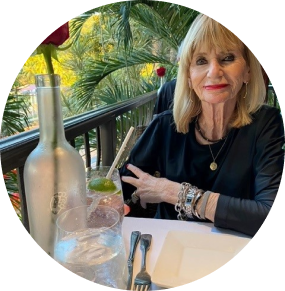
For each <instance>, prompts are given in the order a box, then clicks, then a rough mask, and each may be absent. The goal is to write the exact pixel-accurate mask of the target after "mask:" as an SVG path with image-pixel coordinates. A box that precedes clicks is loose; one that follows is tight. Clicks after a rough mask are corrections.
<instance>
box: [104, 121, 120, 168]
mask: <svg viewBox="0 0 285 291" xmlns="http://www.w3.org/2000/svg"><path fill="white" fill-rule="evenodd" d="M100 137H101V150H102V166H111V164H112V162H113V161H114V159H115V155H116V144H117V125H116V118H112V119H111V120H110V121H108V122H106V123H104V124H102V125H101V126H100Z"/></svg>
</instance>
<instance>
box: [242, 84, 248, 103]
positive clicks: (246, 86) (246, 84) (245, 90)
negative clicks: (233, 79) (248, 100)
mask: <svg viewBox="0 0 285 291" xmlns="http://www.w3.org/2000/svg"><path fill="white" fill-rule="evenodd" d="M247 84H248V82H245V94H244V96H243V99H245V97H246V95H247Z"/></svg>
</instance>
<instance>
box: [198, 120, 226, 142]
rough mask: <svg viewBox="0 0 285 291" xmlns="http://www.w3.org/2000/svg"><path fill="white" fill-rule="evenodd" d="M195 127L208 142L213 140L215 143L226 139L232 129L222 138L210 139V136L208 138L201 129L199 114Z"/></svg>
mask: <svg viewBox="0 0 285 291" xmlns="http://www.w3.org/2000/svg"><path fill="white" fill-rule="evenodd" d="M195 128H196V129H197V131H198V133H199V134H200V136H201V137H202V138H203V139H204V140H206V141H207V142H213V143H215V142H219V141H221V140H224V139H226V138H227V137H228V135H229V133H230V131H229V132H228V133H227V134H226V135H225V136H223V137H222V138H220V139H209V138H207V137H206V136H205V135H204V134H203V132H202V130H201V128H200V125H199V121H198V116H197V118H196V120H195Z"/></svg>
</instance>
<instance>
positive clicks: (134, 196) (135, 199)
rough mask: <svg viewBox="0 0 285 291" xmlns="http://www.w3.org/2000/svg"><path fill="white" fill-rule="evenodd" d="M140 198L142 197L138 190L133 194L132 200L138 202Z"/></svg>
mask: <svg viewBox="0 0 285 291" xmlns="http://www.w3.org/2000/svg"><path fill="white" fill-rule="evenodd" d="M139 200H140V197H139V196H138V195H137V190H135V191H134V193H133V194H132V202H133V203H134V204H136V203H137V202H138V201H139Z"/></svg>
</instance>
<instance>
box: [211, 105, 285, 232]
mask: <svg viewBox="0 0 285 291" xmlns="http://www.w3.org/2000/svg"><path fill="white" fill-rule="evenodd" d="M263 120H264V121H262V122H259V123H258V125H257V127H256V132H255V134H256V140H255V143H256V144H255V154H254V158H253V163H254V165H253V169H254V173H253V178H254V186H253V189H252V192H253V199H240V198H234V197H229V196H225V195H220V197H219V200H218V204H217V208H216V214H215V226H217V227H223V228H229V229H233V230H236V231H241V232H243V233H246V234H248V235H251V236H253V235H255V233H256V232H257V231H258V229H259V228H260V226H261V225H262V224H263V222H264V220H265V219H266V217H267V215H268V213H269V211H270V209H271V207H272V205H273V202H274V199H275V197H276V195H277V191H278V188H279V184H280V180H281V176H282V171H283V164H284V150H283V149H282V146H283V145H284V128H283V121H282V117H281V114H280V113H278V112H277V110H276V109H275V110H268V112H266V115H265V116H263ZM221 194H222V193H221Z"/></svg>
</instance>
